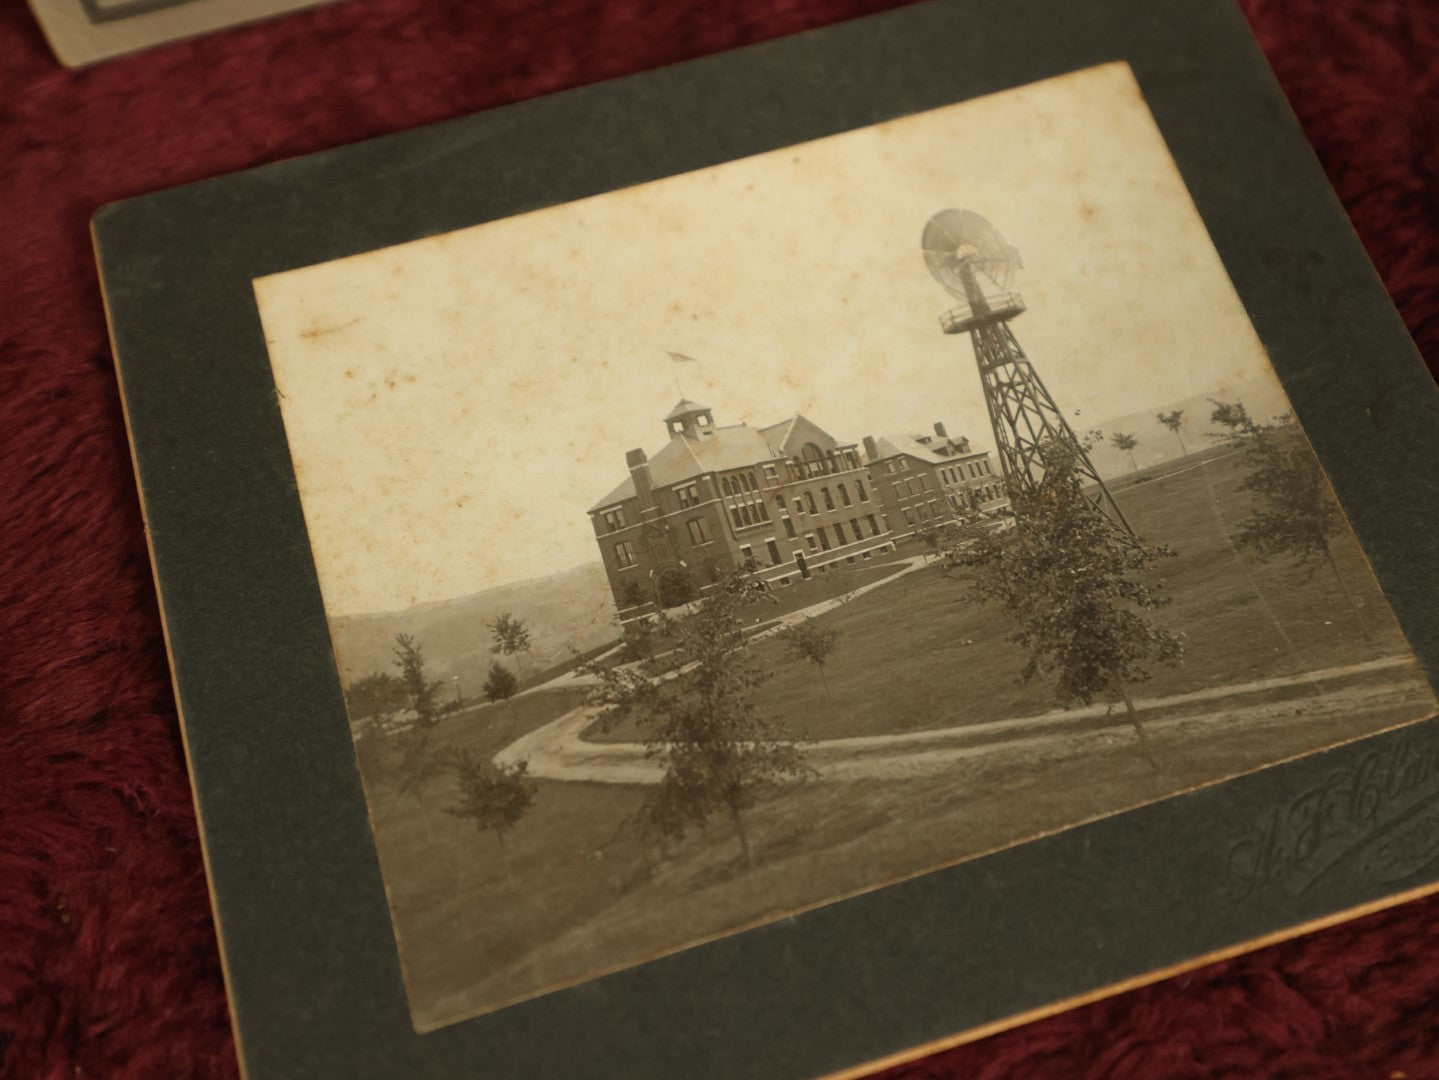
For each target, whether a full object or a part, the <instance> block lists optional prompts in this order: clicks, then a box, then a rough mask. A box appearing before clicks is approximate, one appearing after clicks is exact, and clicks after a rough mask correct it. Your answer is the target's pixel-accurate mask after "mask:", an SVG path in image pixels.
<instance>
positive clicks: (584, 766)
mask: <svg viewBox="0 0 1439 1080" xmlns="http://www.w3.org/2000/svg"><path fill="white" fill-rule="evenodd" d="M886 580H890V579H886ZM1400 668H1407V669H1409V670H1408V671H1407V672H1404V673H1403V674H1402V675H1401V676H1400V677H1399V678H1391V679H1386V680H1384V681H1383V682H1382V683H1381V684H1379V685H1374V684H1373V683H1372V682H1368V681H1365V680H1364V677H1365V676H1369V675H1377V674H1379V673H1382V672H1386V671H1391V670H1397V669H1400ZM1356 679H1357V680H1359V685H1357V686H1351V685H1341V686H1334V687H1331V688H1329V689H1324V690H1322V692H1321V693H1320V694H1319V695H1318V696H1303V697H1295V696H1290V697H1285V698H1284V699H1282V700H1280V701H1273V700H1263V698H1264V696H1265V695H1268V694H1271V693H1273V692H1274V691H1276V690H1284V689H1288V688H1293V689H1296V690H1299V689H1302V688H1304V687H1306V686H1308V687H1312V688H1313V689H1315V690H1320V689H1321V687H1323V685H1324V684H1326V683H1346V682H1352V681H1354V680H1356ZM1427 693H1428V684H1427V683H1426V682H1425V681H1424V677H1423V674H1422V673H1421V672H1420V670H1419V668H1418V666H1417V665H1416V664H1415V662H1414V661H1413V660H1412V659H1411V658H1409V657H1388V658H1385V659H1381V660H1371V661H1368V662H1366V663H1363V664H1352V665H1349V666H1347V667H1338V668H1328V669H1325V670H1323V671H1310V672H1304V673H1302V674H1299V675H1291V676H1284V677H1281V678H1275V679H1263V680H1260V681H1258V682H1251V683H1244V684H1240V685H1237V686H1224V687H1216V688H1214V689H1211V690H1198V691H1194V692H1192V693H1188V694H1176V695H1173V696H1171V697H1166V698H1149V699H1142V698H1141V699H1136V700H1135V706H1136V707H1137V708H1139V709H1140V710H1141V721H1142V723H1143V724H1144V729H1145V731H1146V732H1164V731H1167V730H1172V729H1174V728H1177V727H1181V726H1191V725H1195V726H1199V725H1202V726H1205V727H1208V728H1211V729H1213V728H1216V727H1233V726H1238V727H1243V728H1245V729H1251V728H1254V727H1256V726H1261V725H1268V724H1280V723H1292V722H1293V720H1294V715H1295V703H1296V702H1303V703H1306V704H1308V705H1310V706H1312V707H1314V708H1319V709H1322V710H1323V711H1325V712H1326V713H1328V712H1335V711H1338V710H1348V709H1354V708H1375V707H1388V706H1393V705H1397V704H1400V703H1402V702H1403V701H1404V700H1406V698H1408V697H1414V698H1415V701H1416V703H1417V702H1418V701H1419V700H1420V695H1421V694H1427ZM1246 697H1249V698H1252V699H1253V698H1259V699H1261V700H1252V701H1250V702H1249V703H1246V702H1245V701H1244V700H1243V699H1244V698H1246ZM1220 701H1222V702H1224V704H1223V706H1222V707H1210V708H1204V705H1205V704H1206V703H1211V704H1214V703H1218V702H1220ZM1189 706H1199V708H1197V709H1194V710H1193V711H1190V710H1189V709H1188V707H1189ZM1175 709H1180V710H1184V711H1182V712H1180V713H1179V714H1178V715H1165V712H1167V711H1171V710H1175ZM599 711H600V710H599V709H598V708H597V707H595V706H588V705H584V706H580V707H579V708H576V709H572V710H570V711H569V712H567V713H565V714H564V715H563V716H561V717H559V718H558V719H557V720H553V721H551V722H550V723H548V724H546V725H545V726H544V727H541V728H537V729H536V730H534V731H532V732H530V733H529V734H527V735H524V736H522V737H521V738H519V739H517V740H515V741H514V742H513V743H511V744H510V745H509V746H507V747H505V748H504V749H502V750H501V751H499V752H498V753H497V754H496V755H495V761H497V762H499V763H500V764H512V763H514V762H517V761H521V760H523V761H527V762H528V763H529V772H530V775H532V776H537V777H543V778H544V779H548V780H571V781H585V782H589V783H602V784H654V783H658V782H659V779H660V775H661V769H660V767H659V766H658V765H657V764H656V763H655V762H653V761H651V760H650V759H649V757H648V756H647V754H646V751H645V748H644V746H642V745H640V744H639V743H596V742H588V741H586V740H585V739H583V738H581V737H580V736H581V733H582V732H583V731H584V730H585V728H587V727H588V726H589V725H590V724H591V723H592V722H593V721H594V719H595V717H596V716H597V715H598V713H599ZM1155 712H1159V713H1160V715H1153V714H1154V713H1155ZM1144 713H1149V714H1151V715H1148V716H1145V715H1143V714H1144ZM1133 737H1134V736H1133V727H1132V726H1131V725H1130V723H1129V720H1128V719H1127V717H1126V715H1125V713H1124V711H1123V710H1122V709H1114V708H1111V707H1110V706H1108V705H1093V706H1089V707H1086V708H1079V709H1071V710H1068V711H1064V710H1054V711H1051V712H1047V713H1042V714H1040V715H1038V716H1027V717H1022V718H1019V719H1015V720H1000V721H995V722H993V723H988V724H976V725H972V726H970V727H957V728H940V729H936V730H933V731H914V732H905V733H902V734H896V735H865V736H857V737H855V738H849V739H822V740H819V741H816V742H811V743H807V744H805V760H806V761H807V762H808V764H809V765H810V766H812V767H813V768H814V769H815V770H816V772H818V773H819V774H820V776H822V777H826V778H833V779H845V780H859V779H902V778H907V777H913V776H917V775H924V774H927V773H934V772H940V771H943V770H944V769H945V768H947V767H948V766H949V765H950V764H952V763H953V762H955V761H958V760H960V759H964V758H974V757H980V756H989V755H1004V754H1007V753H1022V754H1024V755H1025V756H1027V757H1029V758H1044V757H1050V756H1060V755H1067V754H1069V753H1073V752H1078V751H1080V750H1083V749H1085V748H1086V747H1089V746H1094V745H1100V744H1103V743H1113V742H1116V741H1120V740H1124V739H1132V738H1133Z"/></svg>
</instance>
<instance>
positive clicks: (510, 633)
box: [488, 611, 530, 675]
mask: <svg viewBox="0 0 1439 1080" xmlns="http://www.w3.org/2000/svg"><path fill="white" fill-rule="evenodd" d="M488 625H489V628H490V640H491V642H492V644H491V646H490V652H492V653H503V654H504V655H505V656H513V657H514V658H515V667H516V668H517V669H518V670H519V672H520V673H521V675H523V673H524V670H525V668H524V661H523V660H522V659H521V658H520V654H521V653H527V652H529V651H530V631H529V628H528V627H527V626H525V622H524V620H523V619H519V618H516V617H515V616H514V615H512V614H511V613H510V612H508V611H504V612H501V613H500V617H499V618H498V619H496V620H495V621H494V622H492V623H489V624H488Z"/></svg>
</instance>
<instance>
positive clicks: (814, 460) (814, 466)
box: [799, 442, 827, 476]
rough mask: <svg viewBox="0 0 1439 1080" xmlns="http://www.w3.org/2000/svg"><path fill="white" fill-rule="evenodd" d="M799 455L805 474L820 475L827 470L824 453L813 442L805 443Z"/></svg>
mask: <svg viewBox="0 0 1439 1080" xmlns="http://www.w3.org/2000/svg"><path fill="white" fill-rule="evenodd" d="M799 456H800V459H801V461H802V462H803V463H804V474H805V475H806V476H821V475H823V474H824V473H825V472H826V471H827V470H826V468H825V462H824V453H823V452H822V451H821V450H820V448H819V447H818V446H816V445H815V444H814V443H812V442H807V443H805V444H804V447H803V448H802V449H801V450H800V452H799Z"/></svg>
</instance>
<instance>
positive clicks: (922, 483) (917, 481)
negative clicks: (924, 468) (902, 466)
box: [891, 473, 929, 499]
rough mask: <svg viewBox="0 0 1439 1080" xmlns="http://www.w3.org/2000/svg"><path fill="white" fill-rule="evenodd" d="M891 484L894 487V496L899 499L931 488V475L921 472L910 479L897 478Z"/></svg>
mask: <svg viewBox="0 0 1439 1080" xmlns="http://www.w3.org/2000/svg"><path fill="white" fill-rule="evenodd" d="M891 486H892V487H893V488H894V496H895V498H897V499H903V498H905V497H907V496H914V495H920V494H923V493H924V492H926V491H928V490H929V476H928V474H926V473H920V474H919V475H918V476H911V477H910V478H909V479H908V480H897V481H895V482H894V484H893V485H891Z"/></svg>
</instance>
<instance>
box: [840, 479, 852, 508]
mask: <svg viewBox="0 0 1439 1080" xmlns="http://www.w3.org/2000/svg"><path fill="white" fill-rule="evenodd" d="M839 501H840V502H842V503H844V505H845V506H853V505H854V503H853V502H851V501H850V497H849V488H847V487H845V486H844V485H843V484H840V485H839Z"/></svg>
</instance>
